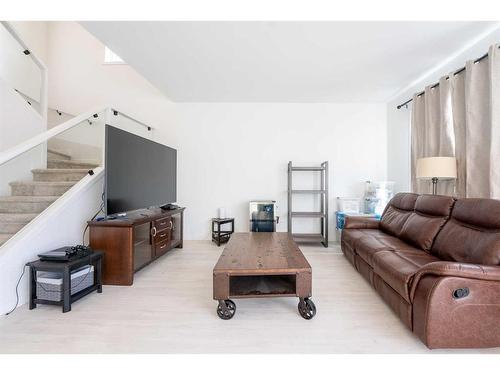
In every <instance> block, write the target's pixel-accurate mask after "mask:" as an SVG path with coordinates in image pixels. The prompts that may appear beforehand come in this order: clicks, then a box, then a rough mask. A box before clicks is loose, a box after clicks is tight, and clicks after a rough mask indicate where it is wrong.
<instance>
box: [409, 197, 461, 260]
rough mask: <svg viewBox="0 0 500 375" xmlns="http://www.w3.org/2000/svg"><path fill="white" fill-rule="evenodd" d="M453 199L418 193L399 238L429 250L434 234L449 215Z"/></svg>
mask: <svg viewBox="0 0 500 375" xmlns="http://www.w3.org/2000/svg"><path fill="white" fill-rule="evenodd" d="M454 203H455V199H454V198H452V197H447V196H443V195H420V196H419V197H418V198H417V201H416V202H415V211H414V212H412V213H411V214H410V216H409V217H408V219H407V220H406V222H405V224H404V225H403V228H402V230H401V235H400V238H401V239H402V240H403V241H406V242H409V243H411V244H412V245H414V246H416V247H418V248H419V249H422V250H424V251H427V252H429V251H430V249H431V247H432V244H433V242H434V239H435V238H436V235H437V234H438V233H439V231H440V230H441V228H442V227H443V225H444V224H445V223H446V221H447V220H448V218H449V217H450V213H451V209H452V207H453V205H454Z"/></svg>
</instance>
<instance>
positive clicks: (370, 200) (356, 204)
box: [335, 181, 394, 230]
mask: <svg viewBox="0 0 500 375" xmlns="http://www.w3.org/2000/svg"><path fill="white" fill-rule="evenodd" d="M393 195H394V182H390V181H380V182H372V181H366V184H365V193H364V196H363V198H345V197H337V211H336V212H335V216H336V229H337V230H342V229H343V228H344V223H345V218H346V217H348V216H357V217H374V218H377V219H379V218H380V216H381V215H382V213H383V212H384V209H385V206H386V205H387V203H388V202H389V200H390V199H391V198H392V197H393Z"/></svg>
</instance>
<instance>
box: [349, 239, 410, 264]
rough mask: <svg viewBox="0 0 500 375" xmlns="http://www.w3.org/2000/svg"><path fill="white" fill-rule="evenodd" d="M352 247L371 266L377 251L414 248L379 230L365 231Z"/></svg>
mask: <svg viewBox="0 0 500 375" xmlns="http://www.w3.org/2000/svg"><path fill="white" fill-rule="evenodd" d="M353 249H354V251H355V252H356V254H358V255H359V256H360V257H361V258H362V259H363V260H364V261H365V262H366V263H368V264H369V265H370V266H372V267H373V256H374V255H375V254H376V253H377V252H379V251H396V250H408V251H412V250H416V249H415V248H414V247H413V246H411V245H409V244H407V243H405V242H403V241H401V240H400V239H399V238H396V237H393V236H391V235H388V234H386V233H384V232H381V231H377V232H376V233H370V232H367V233H365V235H364V236H363V237H361V238H359V239H358V240H357V241H356V243H355V245H354V248H353ZM417 251H418V250H417Z"/></svg>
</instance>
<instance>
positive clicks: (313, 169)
mask: <svg viewBox="0 0 500 375" xmlns="http://www.w3.org/2000/svg"><path fill="white" fill-rule="evenodd" d="M323 170H325V167H292V171H307V172H313V171H323Z"/></svg>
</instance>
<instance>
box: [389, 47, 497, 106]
mask: <svg viewBox="0 0 500 375" xmlns="http://www.w3.org/2000/svg"><path fill="white" fill-rule="evenodd" d="M498 48H500V46H498ZM487 57H488V53H485V54H484V55H483V56H481V57H480V58H478V59H476V60H474V64H476V63H478V62H479V61H481V60H484V59H485V58H487ZM463 71H465V66H464V67H462V68H460V69H458V70H457V71H455V72H453V73H452V74H453V75H454V76H456V75H457V74H460V73H462V72H463ZM446 79H450V76H449V75H448V76H446ZM438 86H439V82H437V83H435V84H433V85H432V86H431V89H433V88H435V87H438ZM424 94H425V90H424V91H421V92H419V93H418V94H417V96H422V95H424ZM411 101H413V98H410V99H408V100H407V101H406V102H404V103H401V104H400V105H398V106H397V107H396V108H397V109H400V108H401V107H404V106H406V105H407V104H408V103H410V102H411Z"/></svg>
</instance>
